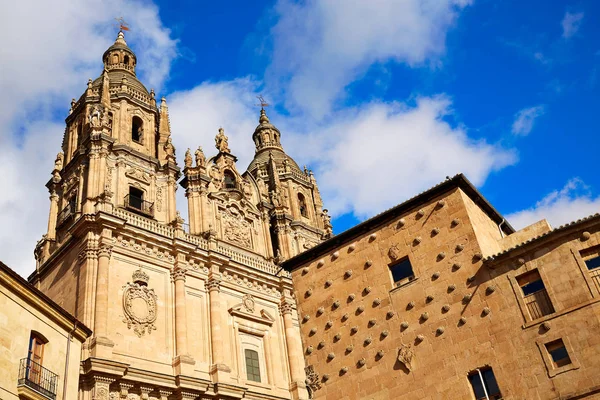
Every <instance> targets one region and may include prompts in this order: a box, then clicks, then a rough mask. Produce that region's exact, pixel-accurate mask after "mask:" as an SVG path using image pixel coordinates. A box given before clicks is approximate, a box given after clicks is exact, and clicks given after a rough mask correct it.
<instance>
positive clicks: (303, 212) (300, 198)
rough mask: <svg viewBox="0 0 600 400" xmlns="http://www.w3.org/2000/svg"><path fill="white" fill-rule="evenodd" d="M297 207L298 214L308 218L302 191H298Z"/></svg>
mask: <svg viewBox="0 0 600 400" xmlns="http://www.w3.org/2000/svg"><path fill="white" fill-rule="evenodd" d="M298 207H299V208H300V215H302V216H303V217H305V218H308V210H307V208H306V199H305V198H304V195H303V194H302V193H298Z"/></svg>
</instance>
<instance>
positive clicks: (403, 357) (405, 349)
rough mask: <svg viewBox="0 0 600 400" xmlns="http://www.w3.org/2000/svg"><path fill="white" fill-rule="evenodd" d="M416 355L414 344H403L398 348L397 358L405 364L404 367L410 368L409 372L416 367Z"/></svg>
mask: <svg viewBox="0 0 600 400" xmlns="http://www.w3.org/2000/svg"><path fill="white" fill-rule="evenodd" d="M421 340H422V339H421ZM414 356H415V354H414V352H413V349H412V346H411V345H410V344H409V345H406V344H401V345H400V347H399V348H398V357H397V360H398V362H400V363H402V364H403V365H404V367H405V368H406V369H407V370H408V372H412V370H413V368H414V366H413V360H414Z"/></svg>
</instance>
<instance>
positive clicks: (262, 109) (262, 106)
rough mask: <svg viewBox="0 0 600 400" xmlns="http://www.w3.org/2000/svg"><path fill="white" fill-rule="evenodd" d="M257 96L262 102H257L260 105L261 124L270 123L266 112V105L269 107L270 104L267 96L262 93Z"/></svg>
mask: <svg viewBox="0 0 600 400" xmlns="http://www.w3.org/2000/svg"><path fill="white" fill-rule="evenodd" d="M256 98H257V99H258V100H259V101H260V104H257V106H260V118H259V120H258V121H259V122H260V124H261V125H264V124H268V123H269V117H267V113H266V112H265V107H269V105H270V104H269V103H267V102H266V101H265V98H264V97H262V95H258V96H256Z"/></svg>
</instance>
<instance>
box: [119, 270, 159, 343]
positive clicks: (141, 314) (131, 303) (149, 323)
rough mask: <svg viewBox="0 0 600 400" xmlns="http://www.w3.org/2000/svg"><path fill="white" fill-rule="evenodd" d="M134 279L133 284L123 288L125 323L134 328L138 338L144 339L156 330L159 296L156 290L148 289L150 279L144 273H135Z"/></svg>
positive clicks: (139, 271)
mask: <svg viewBox="0 0 600 400" xmlns="http://www.w3.org/2000/svg"><path fill="white" fill-rule="evenodd" d="M132 278H133V282H128V283H127V284H126V285H124V286H123V288H124V291H123V313H124V314H125V318H124V319H123V322H125V323H126V324H127V328H129V329H131V328H132V327H133V331H134V332H135V334H136V335H138V337H142V336H143V335H144V334H145V333H146V331H147V332H148V333H149V334H150V333H152V331H153V330H156V326H155V325H154V323H155V322H156V312H157V306H156V300H157V296H156V294H155V293H154V289H149V288H148V287H147V284H148V280H149V277H148V274H146V273H145V272H144V271H142V270H141V269H140V270H137V271H135V272H134V273H133V275H132Z"/></svg>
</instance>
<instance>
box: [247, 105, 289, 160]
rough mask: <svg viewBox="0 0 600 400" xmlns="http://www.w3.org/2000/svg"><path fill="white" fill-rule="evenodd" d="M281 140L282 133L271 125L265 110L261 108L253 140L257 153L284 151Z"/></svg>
mask: <svg viewBox="0 0 600 400" xmlns="http://www.w3.org/2000/svg"><path fill="white" fill-rule="evenodd" d="M280 139H281V132H279V129H277V128H276V127H275V126H273V125H272V124H271V122H270V121H269V117H267V113H266V112H265V109H264V108H261V110H260V119H259V124H258V126H257V127H256V129H255V130H254V134H253V135H252V140H254V144H255V146H256V152H257V153H258V152H260V151H263V150H265V149H272V148H278V149H282V147H281V141H280ZM282 150H283V149H282Z"/></svg>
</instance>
